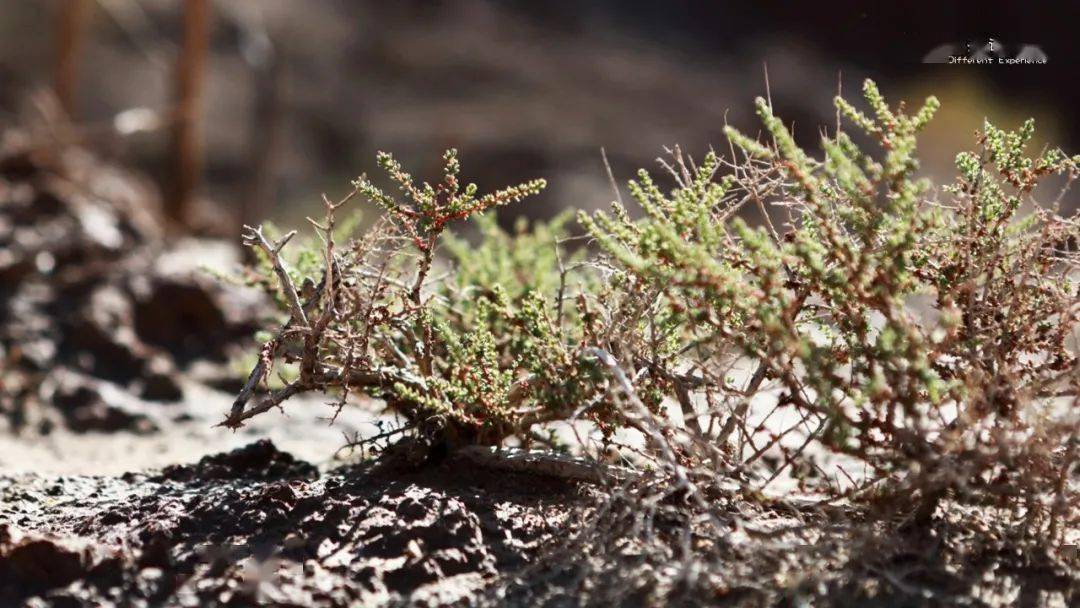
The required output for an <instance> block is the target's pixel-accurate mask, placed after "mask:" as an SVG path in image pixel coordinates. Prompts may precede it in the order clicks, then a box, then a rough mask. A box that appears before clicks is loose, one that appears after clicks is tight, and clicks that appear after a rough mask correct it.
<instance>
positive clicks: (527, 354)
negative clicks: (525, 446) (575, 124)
mask: <svg viewBox="0 0 1080 608" xmlns="http://www.w3.org/2000/svg"><path fill="white" fill-rule="evenodd" d="M864 93H865V97H866V100H867V103H868V104H869V106H870V110H871V114H869V115H868V114H866V113H863V112H862V111H860V110H858V109H856V108H855V107H854V106H852V105H851V104H849V103H848V102H846V101H844V100H843V99H840V98H837V99H836V104H837V108H838V110H839V111H840V113H841V114H843V115H844V116H845V117H846V118H847V119H848V121H849V122H850V123H852V124H853V125H854V126H855V128H856V129H857V130H858V131H859V132H860V135H859V136H858V137H855V138H853V137H852V136H851V135H849V134H848V132H846V131H842V130H838V131H837V132H836V133H834V134H833V135H832V136H823V137H822V140H821V150H822V153H823V156H822V157H821V158H815V157H814V156H813V155H812V154H811V153H809V152H807V151H805V150H804V149H803V148H801V147H799V146H798V145H797V144H796V143H795V140H794V138H793V136H792V135H791V133H790V132H789V131H788V129H787V128H786V127H785V126H784V124H783V123H782V121H781V120H780V119H779V118H778V117H776V116H774V115H773V113H772V110H771V107H770V105H769V103H768V102H766V101H765V100H763V99H758V100H757V111H758V114H759V115H760V117H761V119H762V121H763V124H764V126H765V128H766V130H767V132H768V134H769V135H770V136H771V141H769V142H766V143H762V142H760V141H758V140H755V139H752V138H750V137H748V136H746V135H744V134H742V133H740V132H738V131H735V130H734V129H727V135H728V138H729V140H730V142H731V144H732V156H731V157H730V158H727V159H724V158H722V157H721V156H720V155H719V154H716V153H709V154H708V155H706V156H705V157H704V158H703V159H702V160H701V162H700V163H695V162H694V161H693V160H692V159H689V158H686V157H684V156H683V155H681V154H679V153H675V154H674V155H673V157H672V161H671V162H668V163H665V167H666V168H667V169H668V171H667V173H668V175H667V176H665V177H663V178H654V177H653V176H651V175H650V174H649V173H648V172H645V171H642V172H640V173H639V174H638V176H637V178H636V179H635V180H633V181H631V182H630V184H629V191H630V194H631V195H632V198H633V199H634V201H635V202H636V203H637V205H638V206H639V207H640V209H641V211H642V212H643V215H642V217H641V218H640V219H634V217H633V216H634V211H633V210H631V209H628V208H627V207H625V206H624V205H623V204H621V203H616V204H614V205H613V209H612V212H611V213H610V214H606V213H599V214H595V215H592V216H589V215H584V214H582V215H580V216H579V219H580V222H581V224H582V225H583V226H584V228H585V229H586V231H587V233H588V234H589V235H590V236H591V237H592V239H593V240H594V241H595V243H596V245H597V246H598V247H599V250H600V253H599V254H589V253H588V252H587V251H586V250H581V249H579V250H578V252H577V253H576V254H571V253H570V252H569V251H568V250H567V248H566V247H565V243H566V226H565V220H558V221H556V222H554V223H553V224H551V225H538V226H535V227H534V229H533V230H525V229H521V230H515V231H513V232H512V233H507V232H504V231H502V230H501V229H499V228H498V226H497V224H496V223H495V222H494V220H493V219H491V217H490V216H484V215H483V214H484V212H485V211H488V210H491V209H492V208H495V207H499V206H502V205H505V204H509V203H513V202H517V201H519V200H521V199H524V198H526V197H527V196H529V195H531V194H535V193H536V192H537V191H539V190H540V189H541V188H542V187H543V182H542V181H539V180H538V181H534V182H528V183H526V184H522V185H519V186H515V187H512V188H508V189H505V190H500V191H497V192H495V193H493V194H489V195H484V196H480V195H478V193H477V191H476V188H475V186H471V185H470V186H465V187H463V186H462V185H461V183H460V182H459V177H458V173H459V164H458V160H457V156H456V153H454V152H453V151H450V152H448V153H447V155H446V157H445V159H444V160H445V169H444V175H443V180H442V182H441V183H440V184H438V185H436V186H432V185H429V184H427V183H423V184H417V183H416V182H415V180H414V179H413V177H412V176H411V175H409V174H408V173H406V172H405V170H404V169H403V168H402V167H401V166H400V165H399V164H398V163H397V162H396V161H395V160H394V159H393V158H392V157H391V156H389V155H386V154H381V155H380V156H379V164H380V165H381V166H382V168H383V169H384V170H385V171H386V172H387V174H388V175H389V177H390V178H391V179H392V181H393V182H394V183H395V185H396V186H397V190H398V192H397V193H388V192H386V191H384V190H383V189H381V188H379V187H377V186H376V185H375V184H374V183H373V182H372V181H370V180H369V179H367V178H366V177H361V178H360V179H359V180H357V182H356V183H355V188H354V190H353V191H352V193H350V194H349V196H347V197H346V198H345V199H344V200H343V201H341V202H339V203H330V202H329V201H326V202H325V209H326V219H325V220H323V221H321V222H315V221H312V224H313V225H314V228H315V231H316V233H317V234H318V235H319V236H320V238H321V245H320V249H319V251H318V255H315V254H314V253H308V254H307V255H306V258H303V259H306V260H307V262H306V263H304V264H296V266H297V268H302V269H303V270H302V271H301V272H298V271H297V269H292V268H288V267H287V266H288V265H287V264H286V263H285V262H284V261H283V257H282V248H283V247H284V245H285V244H286V243H287V242H288V240H289V238H291V234H292V233H290V234H289V235H286V236H284V237H282V238H280V239H271V238H268V237H267V235H266V233H265V232H264V231H263V230H262V229H255V228H249V229H247V231H246V234H245V238H246V240H247V242H248V243H249V244H251V245H252V246H254V247H255V248H257V249H258V250H259V251H261V252H262V255H263V256H264V258H265V260H266V264H265V265H264V267H263V271H262V272H261V274H260V273H258V272H257V273H256V276H261V277H262V281H263V283H264V284H265V285H266V286H267V287H268V288H269V289H271V290H272V291H274V292H275V293H276V294H277V296H278V298H279V300H280V301H281V302H282V304H283V306H284V308H285V309H286V310H287V311H288V313H289V321H288V322H287V323H286V324H285V325H284V326H283V327H282V328H281V329H280V331H278V332H277V333H276V334H275V335H274V336H273V337H272V338H271V339H270V340H268V341H267V342H266V343H265V345H264V346H263V348H262V350H261V355H260V363H259V364H258V365H257V366H256V368H255V370H254V371H253V372H252V374H251V377H250V378H249V381H248V383H247V385H246V386H245V388H244V390H243V391H242V392H241V394H240V396H239V397H238V399H237V401H236V403H235V404H234V408H233V411H232V412H231V413H230V414H229V415H228V416H227V418H226V420H225V422H224V424H225V425H226V426H230V427H237V426H240V425H242V424H243V422H244V421H245V420H247V419H248V418H250V417H252V416H254V415H257V414H260V413H262V412H265V411H267V410H269V409H271V408H273V407H276V406H279V405H280V404H282V403H283V402H284V401H285V400H287V399H288V398H289V397H291V396H293V395H295V394H297V393H300V392H305V391H324V392H326V391H332V392H336V393H337V394H338V395H339V399H340V402H339V403H340V404H344V402H345V399H346V398H347V397H348V395H349V394H350V393H363V394H365V395H368V396H372V397H377V398H381V399H383V400H385V401H386V403H387V407H389V408H390V409H392V410H394V411H396V412H398V413H400V414H402V415H403V416H404V418H405V419H406V421H407V424H406V429H407V430H408V431H409V432H411V433H413V434H414V435H416V436H418V437H421V438H423V439H424V441H426V442H427V443H428V444H430V445H435V444H439V445H446V446H449V447H454V446H460V445H467V444H483V445H498V444H501V443H503V442H505V441H506V440H508V439H510V438H512V437H515V438H517V439H520V440H522V441H525V442H528V441H531V440H543V437H542V434H541V433H540V432H539V431H540V430H541V429H543V428H544V425H545V424H547V423H550V422H554V421H566V420H576V419H584V420H589V421H591V422H593V423H594V424H595V425H596V426H597V427H598V429H599V431H600V432H601V434H602V436H603V437H604V438H607V439H611V440H613V441H614V439H613V437H614V434H615V432H616V431H619V430H621V429H629V430H630V431H633V432H637V433H640V434H641V435H643V436H644V438H645V439H644V441H643V442H642V444H641V445H642V447H641V448H640V449H636V451H637V452H638V454H639V456H640V457H641V458H643V459H644V460H645V461H650V462H651V463H652V464H653V465H654V466H655V467H657V468H658V469H662V470H667V471H670V472H673V473H674V474H675V479H676V480H677V483H676V485H677V486H678V490H679V491H680V492H688V493H689V495H692V497H693V500H696V501H698V504H703V503H704V502H706V501H707V500H708V496H707V494H706V493H703V492H702V491H701V488H702V487H704V485H708V483H711V482H709V481H708V478H709V476H713V477H715V476H716V474H717V473H718V472H719V473H723V475H724V476H728V477H730V478H732V479H737V480H739V483H740V484H742V486H743V487H744V489H751V490H755V489H764V488H765V487H767V486H768V485H769V484H770V483H771V482H772V481H773V480H775V479H776V478H777V477H778V476H780V475H781V474H784V473H787V474H789V475H792V476H794V477H795V478H796V479H798V480H800V481H801V482H803V483H815V480H816V486H817V489H819V490H824V491H827V492H830V493H832V495H834V496H846V497H848V498H851V499H879V498H882V497H889V498H902V499H903V500H890V501H888V502H889V503H890V504H893V505H895V506H899V507H903V508H904V509H905V511H906V512H910V513H912V514H914V515H915V516H917V517H928V516H929V515H931V514H932V513H933V511H934V508H935V507H936V506H937V504H938V503H939V502H940V501H941V500H942V499H945V498H954V499H958V500H965V501H974V502H979V503H990V504H994V505H998V506H1010V507H1012V508H1013V509H1014V512H1015V513H1020V514H1023V517H1024V521H1025V522H1026V523H1027V524H1028V526H1029V528H1030V529H1032V530H1040V531H1049V532H1051V533H1052V534H1056V533H1057V531H1059V530H1060V529H1061V528H1062V525H1063V524H1064V523H1065V522H1067V521H1071V520H1070V518H1074V517H1075V513H1074V512H1073V511H1071V510H1070V509H1073V507H1075V504H1074V503H1075V488H1073V486H1072V485H1070V484H1071V483H1072V481H1071V478H1070V475H1071V474H1072V473H1071V467H1073V466H1074V463H1075V461H1076V452H1077V446H1076V443H1077V440H1076V436H1077V425H1078V421H1077V416H1076V402H1075V394H1076V389H1077V369H1078V368H1077V358H1076V354H1075V347H1074V345H1073V333H1074V325H1075V323H1076V313H1077V309H1078V292H1077V287H1076V286H1075V285H1073V283H1072V275H1073V272H1074V269H1075V265H1076V262H1077V254H1076V242H1077V236H1078V235H1077V231H1078V224H1077V222H1076V218H1075V217H1073V216H1071V215H1062V210H1061V209H1059V208H1058V204H1059V203H1060V202H1061V200H1062V198H1063V195H1064V190H1062V191H1061V196H1058V198H1057V199H1056V200H1055V201H1054V202H1052V203H1050V204H1048V205H1046V204H1041V203H1040V202H1038V200H1037V199H1036V195H1037V194H1039V195H1041V194H1043V192H1042V190H1041V189H1038V188H1037V186H1038V185H1039V183H1040V182H1041V181H1042V180H1044V178H1047V177H1048V176H1054V175H1057V176H1064V177H1063V179H1062V178H1059V182H1063V183H1066V184H1067V183H1069V182H1071V180H1072V179H1074V178H1075V176H1076V173H1077V159H1076V158H1069V157H1067V156H1066V155H1065V154H1064V153H1062V152H1061V151H1060V150H1056V149H1050V150H1044V151H1042V152H1041V153H1039V154H1036V155H1033V156H1032V155H1029V154H1028V153H1027V151H1026V150H1025V146H1026V145H1027V144H1028V142H1029V141H1030V139H1031V137H1032V132H1033V124H1032V123H1031V122H1030V121H1029V122H1027V123H1024V125H1022V126H1021V127H1020V128H1019V129H1018V130H1017V131H1006V130H1002V129H999V128H997V127H994V126H993V125H990V124H986V125H985V127H984V129H983V131H982V133H981V134H980V135H979V137H978V149H977V150H976V151H975V152H970V153H969V152H965V153H962V154H960V155H959V156H957V159H956V165H957V168H958V170H959V176H958V178H957V180H956V182H955V183H953V184H950V185H947V186H944V187H940V188H939V187H935V186H934V185H933V184H932V183H931V182H930V181H929V180H927V179H924V178H919V177H917V175H916V173H917V171H918V168H919V165H918V161H917V158H916V142H917V134H918V132H919V131H920V130H921V129H922V128H923V127H924V126H925V125H926V124H927V123H928V122H929V121H930V119H931V118H932V116H933V114H934V111H935V110H936V109H937V106H938V103H937V101H936V100H935V99H933V98H930V99H928V100H927V101H926V103H925V104H924V105H923V107H922V108H920V109H919V110H917V111H916V112H914V113H911V114H909V113H907V112H906V111H905V109H904V106H903V104H901V106H900V107H899V108H896V109H893V108H890V107H889V106H888V105H887V104H886V102H885V101H884V99H883V98H882V96H881V94H880V93H879V92H878V90H877V88H876V87H875V86H874V84H873V83H871V82H869V81H868V82H867V83H866V86H865V88H864ZM859 138H866V139H869V140H870V141H873V142H876V143H877V145H878V147H879V148H880V149H881V152H880V153H878V154H872V153H868V152H865V151H864V150H863V149H862V148H860V146H858V145H857V144H856V139H859ZM665 180H667V181H671V182H673V183H674V185H673V187H671V188H666V189H665V188H664V187H663V186H662V185H661V182H662V181H665ZM357 196H359V197H362V198H366V199H368V200H369V201H370V202H372V203H374V204H375V205H377V206H378V207H379V208H381V210H382V212H383V216H382V218H381V219H380V220H379V221H378V222H377V223H376V224H375V226H374V227H373V228H372V229H370V230H369V231H367V232H366V233H364V234H362V235H359V236H358V237H356V238H354V239H352V240H350V241H348V243H347V244H345V243H343V242H342V241H343V239H342V238H340V235H339V236H337V237H335V236H334V235H335V232H336V230H335V214H336V212H337V210H338V208H339V207H340V206H341V205H343V204H344V203H345V202H346V201H348V200H349V199H351V198H354V197H357ZM747 207H749V208H754V209H757V211H758V212H759V213H760V214H761V216H762V218H763V225H762V226H760V227H756V228H754V227H751V226H749V225H748V224H747V223H746V222H745V221H744V220H743V219H742V218H741V217H740V212H741V211H743V210H744V208H747ZM473 216H478V225H479V228H480V241H479V243H477V244H469V243H467V242H466V241H463V240H459V239H458V238H456V237H449V238H447V234H446V230H447V228H448V226H449V225H450V224H451V223H453V222H456V221H458V220H465V219H467V218H470V217H473ZM440 243H444V244H445V245H446V247H445V251H446V252H447V255H443V256H439V255H437V247H438V245H439V244H440ZM315 262H317V263H315ZM270 275H273V276H274V281H269V280H267V279H269V277H270ZM298 283H299V284H301V286H302V287H301V288H297V287H296V285H297V284H298ZM275 363H283V364H286V365H291V366H293V367H294V368H295V379H293V380H291V381H290V382H288V383H287V384H285V386H284V387H283V388H281V389H279V390H277V391H273V392H271V393H270V394H269V395H267V396H265V397H263V398H262V399H260V400H259V401H258V402H257V403H256V404H254V405H251V406H248V405H247V402H248V401H249V399H250V397H251V395H252V394H253V393H254V392H255V390H256V388H257V387H258V386H259V385H260V383H261V382H263V380H264V379H265V377H266V376H267V375H268V372H269V370H270V369H271V368H272V367H273V366H274V365H275ZM770 401H771V403H769V405H768V407H767V408H766V409H765V411H764V413H763V414H762V413H755V408H754V407H751V406H752V404H753V403H758V404H761V403H765V402H770ZM669 407H677V408H678V412H679V413H681V416H682V418H683V423H682V424H681V425H673V424H672V423H671V422H670V421H669V420H668V418H667V417H666V416H665V415H664V412H665V411H666V410H667V408H669ZM755 407H756V406H755ZM777 412H788V413H791V414H793V415H792V416H789V417H788V418H787V419H789V420H794V421H795V422H793V423H785V424H784V425H782V428H778V427H777V426H776V424H775V423H773V424H769V419H770V417H772V418H773V419H774V420H776V419H779V418H781V417H782V416H781V415H780V414H778V413H777ZM774 414H775V416H774ZM822 453H824V455H825V456H829V455H830V454H831V455H835V456H836V457H839V458H841V459H846V462H849V463H850V462H854V463H856V464H857V465H858V466H859V467H862V468H865V473H863V474H861V475H859V474H854V473H851V472H849V471H848V469H846V468H843V467H842V466H840V465H837V466H838V468H839V471H840V473H842V474H843V475H844V477H845V482H843V483H841V482H839V481H837V476H838V475H839V474H840V473H835V474H833V475H830V474H828V473H827V472H825V471H824V470H823V468H822V465H821V462H820V461H821V458H822V457H823V456H822ZM777 454H778V455H779V456H777ZM849 468H850V467H849ZM879 502H885V501H879Z"/></svg>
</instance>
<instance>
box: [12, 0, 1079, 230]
mask: <svg viewBox="0 0 1080 608" xmlns="http://www.w3.org/2000/svg"><path fill="white" fill-rule="evenodd" d="M863 4H868V3H843V2H840V3H819V2H815V3H809V2H801V3H778V2H770V3H749V2H747V3H742V4H736V3H726V2H691V1H688V0H675V1H669V2H645V1H641V0H620V1H617V0H593V1H590V2H585V1H579V2H560V1H552V2H529V1H525V0H521V1H514V0H456V1H452V2H450V1H447V2H424V1H415V0H399V1H394V2H385V1H383V2H379V1H359V0H357V1H347V0H304V1H297V0H229V1H223V0H216V1H211V0H186V1H185V0H51V1H44V0H43V1H41V2H20V1H17V0H5V1H4V2H3V3H2V4H0V6H2V8H0V121H2V122H3V123H4V124H5V125H7V126H15V125H19V126H22V127H26V126H28V125H36V128H38V129H44V130H45V131H47V132H48V133H49V135H50V136H51V137H55V138H58V139H62V140H64V141H74V142H77V143H80V144H83V145H85V146H87V147H89V148H90V149H92V150H94V151H95V152H97V153H98V154H101V155H104V156H105V157H106V158H108V159H110V160H113V161H116V162H119V163H121V164H124V165H129V166H135V167H137V168H140V169H142V170H144V171H145V172H147V173H148V174H149V175H150V176H152V178H153V179H154V180H155V181H156V182H157V183H158V185H159V186H160V188H161V189H162V192H163V193H164V194H163V197H164V200H165V203H166V204H165V209H166V211H167V212H168V213H170V214H171V215H173V216H174V217H176V218H179V219H181V220H182V221H183V222H184V223H186V224H188V225H189V226H191V227H194V228H195V229H197V230H198V231H201V232H204V233H212V234H220V235H227V236H230V237H232V236H234V235H236V234H237V232H238V228H237V227H238V225H239V224H240V223H241V222H252V221H258V220H259V219H261V218H264V217H270V218H276V219H279V220H282V221H284V222H289V221H294V220H296V219H298V218H300V217H302V216H304V215H307V214H310V213H312V212H313V210H317V209H318V205H319V203H318V201H319V198H318V195H319V193H320V192H327V193H329V194H331V195H334V194H335V193H341V192H343V191H345V190H346V189H347V188H348V187H349V180H351V179H352V178H354V177H356V176H357V175H358V174H360V173H361V172H363V171H365V170H371V169H372V168H373V165H374V154H375V151H376V150H389V151H393V152H394V153H395V154H396V155H397V156H398V157H399V158H401V159H402V161H403V162H405V164H406V166H407V167H410V168H411V169H412V170H413V172H414V173H415V174H418V175H421V176H424V177H428V176H431V175H433V174H434V172H435V171H437V168H438V164H439V157H440V154H441V151H442V150H443V149H445V148H446V147H450V146H454V147H457V148H459V149H460V150H461V155H462V159H463V164H464V171H465V173H466V177H468V178H471V179H473V180H475V181H476V182H478V183H479V184H480V185H481V187H482V188H493V187H498V186H501V185H504V184H509V183H516V182H517V181H519V180H523V179H527V178H532V177H536V176H543V177H547V178H548V179H549V182H550V184H551V185H550V186H549V189H548V191H547V192H546V193H545V194H544V195H543V196H542V197H541V198H540V199H538V200H537V201H535V202H533V203H532V204H531V205H529V206H525V207H523V208H522V209H519V210H517V212H524V213H528V214H529V215H531V216H534V217H546V216H550V215H552V214H553V213H555V212H556V211H557V210H558V209H561V208H564V207H568V206H572V207H577V208H596V207H600V206H604V205H606V204H607V202H608V201H609V200H610V199H611V198H612V194H611V188H610V184H609V182H608V179H607V176H606V173H605V170H604V166H603V160H602V156H601V150H602V149H603V150H606V154H607V157H608V159H609V160H610V163H611V165H612V167H613V169H614V172H615V174H616V176H617V177H618V178H619V180H620V181H623V180H624V179H625V178H628V177H630V176H631V175H632V172H633V171H634V170H636V169H637V168H638V167H650V168H651V167H654V166H655V162H654V161H655V158H656V157H657V156H658V155H660V154H661V153H662V152H663V148H664V146H673V145H676V144H678V145H680V146H681V147H682V149H683V150H685V151H687V152H689V153H691V154H693V155H701V154H703V153H704V151H705V150H707V149H708V146H709V145H710V144H712V145H717V146H722V147H723V146H726V144H725V142H724V141H723V138H722V135H721V129H722V127H723V125H724V124H725V121H726V122H728V123H730V124H733V125H735V126H738V127H740V128H743V129H746V130H749V131H751V132H754V131H756V123H755V121H754V117H753V115H752V100H753V98H754V97H755V96H757V95H763V94H765V92H766V79H765V73H766V66H767V73H768V80H769V88H770V89H771V90H770V92H771V97H772V100H773V102H774V106H775V107H776V110H777V112H778V114H779V115H780V116H782V117H784V119H785V120H786V121H788V122H789V123H792V124H794V128H795V132H796V136H797V137H798V138H799V139H800V140H801V141H803V142H804V143H806V144H808V145H810V146H813V145H815V141H816V139H817V137H818V132H819V128H820V127H821V126H832V125H834V124H835V111H834V109H833V106H832V101H831V99H832V97H833V95H834V94H835V93H836V92H837V89H838V87H842V88H843V91H845V92H847V93H849V94H851V95H852V96H853V97H854V96H857V94H858V90H859V87H860V83H861V82H862V80H863V79H864V78H866V77H873V78H875V79H877V80H878V81H879V83H880V84H881V87H882V89H883V91H884V92H885V94H886V96H887V97H888V98H890V99H891V100H894V101H895V100H898V99H901V98H904V99H908V100H910V101H911V103H917V102H921V101H922V99H923V98H924V97H925V96H926V95H927V94H929V93H931V92H933V93H934V94H936V95H938V96H939V98H941V100H942V102H943V110H942V112H941V114H940V115H939V118H938V119H937V120H936V121H935V122H934V123H933V125H932V127H931V129H930V131H929V132H928V133H927V135H926V137H925V139H924V140H923V144H922V147H923V156H924V159H925V162H926V165H927V168H928V170H930V171H931V172H933V173H939V174H942V175H949V174H950V164H951V159H952V158H953V156H954V155H955V153H956V152H957V151H958V150H960V149H963V148H964V147H966V146H969V145H971V142H972V141H973V137H972V133H973V131H974V129H976V128H977V127H978V126H979V125H980V124H981V122H982V119H983V117H984V116H986V117H989V118H990V119H991V120H994V121H996V122H998V123H1001V124H1002V125H1003V126H1009V127H1014V126H1015V125H1017V124H1018V123H1019V122H1020V121H1021V120H1022V119H1023V118H1024V117H1026V116H1029V115H1031V116H1034V117H1035V118H1036V120H1037V124H1038V126H1039V129H1040V130H1039V140H1040V141H1041V142H1046V141H1052V142H1054V143H1057V144H1061V145H1063V146H1065V147H1066V149H1072V150H1076V149H1077V148H1078V147H1080V146H1077V144H1078V143H1080V141H1078V140H1080V122H1078V120H1077V117H1076V115H1075V107H1076V105H1077V102H1078V101H1080V84H1078V83H1077V80H1076V77H1075V72H1074V67H1075V64H1074V60H1075V57H1076V52H1075V49H1074V48H1073V43H1072V39H1073V37H1074V32H1073V31H1072V28H1073V26H1074V24H1075V23H1077V20H1076V17H1077V16H1078V15H1077V8H1076V7H1075V6H1072V7H1067V8H1065V7H1048V6H1041V7H1040V6H1033V5H1030V4H1024V3H1016V2H1013V3H1008V4H1005V3H1003V4H1001V5H1000V6H994V5H993V4H992V3H980V4H979V5H978V6H979V8H977V9H970V10H967V9H963V8H960V7H957V6H951V7H945V6H932V5H931V4H929V3H913V4H911V5H906V6H905V5H902V3H898V4H897V5H895V6H892V5H890V7H889V8H867V7H865V6H861V5H863ZM941 4H943V3H941ZM990 37H993V38H995V39H996V40H998V41H1001V43H1002V44H1008V45H1018V44H1021V43H1027V44H1035V45H1039V47H1040V48H1041V49H1042V50H1043V51H1044V52H1045V53H1046V55H1047V57H1048V62H1047V63H1046V64H1045V65H1028V66H1002V65H985V66H972V65H940V64H939V65H933V64H925V63H923V62H922V60H923V57H924V56H925V55H926V54H927V53H929V52H930V51H931V50H932V49H934V48H936V47H939V46H940V45H942V44H953V45H958V46H959V48H970V47H969V46H968V45H969V44H975V45H979V44H985V43H986V42H985V41H986V40H988V39H989V38H990ZM510 211H511V212H514V210H510ZM509 219H510V218H509V217H508V218H506V220H507V221H509Z"/></svg>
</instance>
